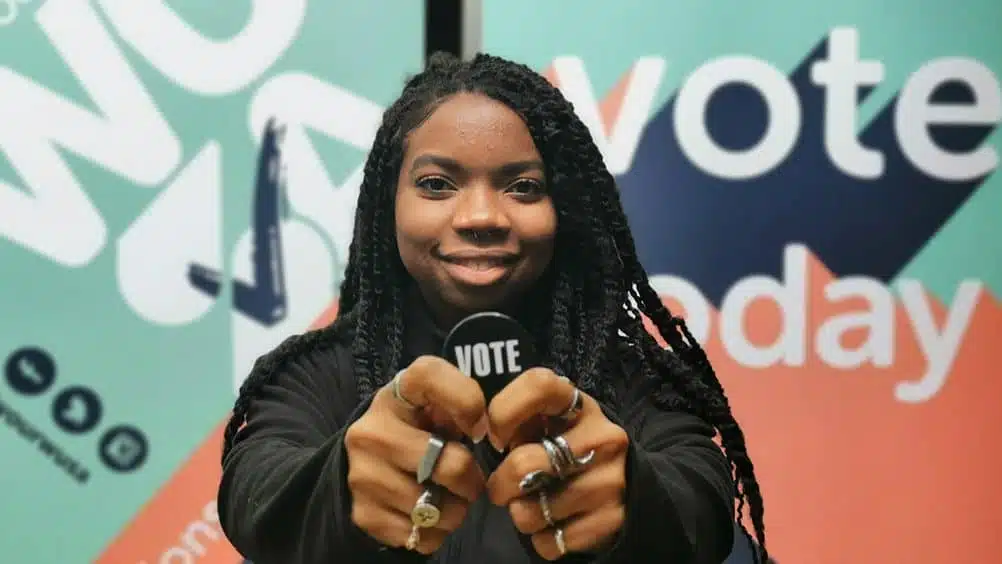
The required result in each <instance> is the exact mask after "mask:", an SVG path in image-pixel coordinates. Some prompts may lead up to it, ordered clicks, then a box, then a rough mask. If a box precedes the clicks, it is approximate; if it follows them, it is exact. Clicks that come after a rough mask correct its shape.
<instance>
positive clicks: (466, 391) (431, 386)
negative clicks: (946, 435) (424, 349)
mask: <svg viewBox="0 0 1002 564" xmlns="http://www.w3.org/2000/svg"><path fill="white" fill-rule="evenodd" d="M397 378H399V385H398V387H399V391H400V395H401V396H402V397H403V398H404V399H405V400H406V401H407V402H409V403H410V404H412V405H414V406H417V407H431V408H434V409H436V410H440V411H443V412H445V413H446V415H447V416H448V418H449V419H451V421H452V422H453V423H454V424H455V426H456V427H457V428H458V429H459V430H460V431H462V432H463V434H464V435H466V436H468V437H470V438H471V439H473V441H474V442H480V441H481V440H483V438H484V436H485V435H486V434H487V402H486V401H485V400H484V393H483V391H482V390H481V389H480V385H479V384H477V382H476V381H475V380H474V379H473V378H470V377H469V376H467V375H465V374H463V373H462V372H460V371H459V369H458V368H456V367H455V366H453V365H452V364H449V363H448V362H447V361H446V360H444V359H441V358H438V357H434V356H422V357H419V358H418V359H417V360H415V361H414V362H412V363H411V365H410V366H408V367H407V368H406V369H404V370H403V372H402V373H401V374H399V375H398V376H397ZM391 384H392V382H391ZM389 392H390V395H392V390H389ZM388 399H390V400H393V401H390V402H389V404H390V408H391V409H392V410H393V411H394V413H395V414H397V416H398V417H400V418H401V419H403V420H404V421H415V417H416V416H415V413H414V411H415V410H414V409H413V408H411V407H409V406H407V405H406V404H405V403H404V402H402V401H397V400H396V399H395V398H392V397H390V398H388Z"/></svg>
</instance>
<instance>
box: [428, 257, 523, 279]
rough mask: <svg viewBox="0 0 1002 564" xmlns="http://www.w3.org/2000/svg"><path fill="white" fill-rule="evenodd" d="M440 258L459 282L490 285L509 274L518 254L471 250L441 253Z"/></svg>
mask: <svg viewBox="0 0 1002 564" xmlns="http://www.w3.org/2000/svg"><path fill="white" fill-rule="evenodd" d="M438 258H439V260H441V261H442V263H443V264H444V265H445V269H446V271H448V273H449V275H450V276H451V277H452V278H453V279H454V280H456V281H457V282H459V283H461V284H464V285H469V286H488V285H491V284H495V283H497V282H499V281H500V280H501V279H502V278H504V277H505V276H507V274H508V273H509V272H510V271H511V269H512V267H513V266H514V264H515V262H516V261H517V260H518V255H516V254H514V253H510V252H488V251H471V252H459V253H441V254H439V256H438Z"/></svg>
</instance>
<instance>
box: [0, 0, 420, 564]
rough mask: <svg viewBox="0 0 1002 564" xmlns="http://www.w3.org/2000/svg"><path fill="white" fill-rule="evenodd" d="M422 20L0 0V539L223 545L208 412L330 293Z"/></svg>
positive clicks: (355, 5) (294, 10) (216, 426)
mask: <svg viewBox="0 0 1002 564" xmlns="http://www.w3.org/2000/svg"><path fill="white" fill-rule="evenodd" d="M423 25H424V13H423V4H422V3H418V2H396V1H394V0H377V1H366V2H349V1H335V0H324V1H313V2H307V0H282V1H281V2H275V1H268V0H253V1H247V0H243V1H232V0H231V1H227V2H205V1H200V0H171V1H169V2H168V1H164V0H92V1H87V0H47V1H43V0H3V1H0V272H2V275H0V280H2V288H3V291H2V292H0V369H2V382H0V460H2V461H3V471H2V472H0V488H2V491H3V504H2V506H0V528H2V530H3V534H0V553H2V554H3V555H4V556H3V557H2V558H0V560H2V561H3V562H17V563H19V564H51V563H54V562H64V563H84V562H100V563H104V564H164V563H182V562H184V563H194V562H198V563H200V564H212V563H217V562H218V563H226V564H236V563H237V562H239V561H240V558H239V556H238V555H237V554H236V552H235V551H234V550H233V549H232V548H231V547H229V546H228V544H227V543H226V541H225V539H224V538H223V536H222V533H221V531H220V529H219V525H218V516H217V514H216V510H215V495H216V487H217V484H218V481H219V472H220V470H219V454H220V437H221V424H222V423H223V421H224V419H225V418H226V417H227V416H228V413H229V409H230V407H231V406H232V402H233V399H234V395H235V391H236V389H237V388H238V387H239V385H240V384H241V382H242V380H243V378H244V377H245V376H246V374H247V372H248V370H249V368H250V366H251V364H252V363H253V361H254V360H255V358H257V356H258V355H260V354H262V353H263V352H266V351H267V350H269V349H271V348H272V347H274V346H275V345H276V344H278V343H279V342H280V341H281V340H283V339H284V338H285V337H286V336H288V335H289V334H292V333H296V332H301V331H303V330H305V329H307V328H308V327H310V326H311V325H312V324H313V323H315V322H322V321H323V320H324V319H329V317H330V315H331V314H332V310H330V309H329V308H330V306H331V303H332V301H333V300H334V298H335V297H336V288H337V285H338V283H339V277H340V275H341V271H342V269H343V266H342V265H343V263H344V260H345V258H346V252H347V248H348V244H349V242H350V236H351V231H352V219H353V214H354V205H355V198H356V197H357V189H358V184H359V180H360V178H361V165H362V162H363V159H364V156H365V152H366V151H367V150H368V148H369V146H370V145H371V143H372V138H373V136H374V134H375V130H376V127H377V125H378V123H379V120H380V117H381V114H382V110H383V107H384V106H385V105H386V104H388V103H389V102H390V101H392V99H393V97H394V96H395V95H396V94H397V93H398V92H399V90H400V88H401V86H402V85H403V82H404V80H405V78H406V76H407V75H408V74H411V73H413V72H415V71H417V70H419V69H420V67H421V64H422V58H423V57H422V53H423ZM273 118H275V119H276V120H277V121H276V124H277V125H278V126H280V127H281V128H283V129H284V133H282V132H280V131H275V132H274V133H276V134H281V135H284V139H283V141H282V148H283V154H282V159H281V163H282V164H283V165H284V169H283V170H277V169H276V170H272V168H270V167H272V166H273V163H275V162H277V161H276V160H275V158H274V157H275V156H276V155H275V154H274V150H275V141H276V140H274V139H272V135H271V133H268V134H267V135H266V132H273V130H272V129H270V127H271V125H270V124H271V122H270V120H272V119H273ZM262 139H263V142H262ZM259 162H261V163H263V164H264V166H265V168H264V170H261V171H259V170H258V163H259ZM259 172H260V175H259ZM283 187H286V188H284V189H283Z"/></svg>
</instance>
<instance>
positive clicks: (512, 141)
mask: <svg viewBox="0 0 1002 564" xmlns="http://www.w3.org/2000/svg"><path fill="white" fill-rule="evenodd" d="M407 153H408V160H414V159H415V158H417V157H419V156H421V155H424V154H428V153H431V154H435V155H437V156H440V157H446V158H448V159H450V160H452V161H455V162H457V163H460V164H461V165H463V166H464V167H467V168H478V167H484V166H486V167H490V168H495V167H496V166H500V164H502V163H505V162H510V161H513V160H515V161H524V160H538V159H539V152H538V151H537V150H536V145H535V143H534V142H533V140H532V136H531V135H530V134H529V129H528V128H527V127H526V125H525V122H523V121H522V118H521V117H520V116H519V115H518V114H517V113H516V112H515V111H513V110H512V109H511V108H509V107H507V106H505V105H504V104H502V103H501V102H498V101H496V100H493V99H491V98H488V97H486V96H483V95H479V94H466V93H464V94H458V95H456V96H453V97H451V98H449V99H448V100H446V101H445V102H443V103H442V104H440V105H439V106H438V107H437V108H436V109H435V111H434V112H432V114H431V115H430V116H429V117H428V118H427V119H426V120H425V121H424V123H422V124H421V125H420V126H419V127H417V128H415V129H414V131H412V132H411V134H410V135H409V136H408V141H407Z"/></svg>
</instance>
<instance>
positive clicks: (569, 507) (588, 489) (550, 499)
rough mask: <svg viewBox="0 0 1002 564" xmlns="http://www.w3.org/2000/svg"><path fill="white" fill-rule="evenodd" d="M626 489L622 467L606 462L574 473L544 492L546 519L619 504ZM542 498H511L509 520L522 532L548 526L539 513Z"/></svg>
mask: <svg viewBox="0 0 1002 564" xmlns="http://www.w3.org/2000/svg"><path fill="white" fill-rule="evenodd" d="M625 491H626V476H625V475H624V466H623V465H622V464H617V463H615V462H614V463H611V464H609V463H607V464H603V465H601V466H595V467H593V468H589V469H588V470H587V471H585V472H583V473H581V474H578V475H577V476H574V477H573V478H571V479H570V480H568V481H567V483H566V484H565V485H564V486H563V487H561V488H560V489H559V490H556V491H553V492H548V493H547V494H546V503H547V506H548V507H549V510H550V519H551V520H552V521H554V522H561V521H565V520H567V519H570V518H573V517H577V516H578V515H581V514H585V513H588V512H589V511H591V510H592V509H594V508H595V507H602V506H605V505H609V504H610V503H612V504H614V503H622V502H623V492H625ZM542 504H543V501H542V498H541V497H540V496H539V494H533V495H528V496H523V497H519V498H515V499H513V500H512V501H511V503H509V504H508V512H509V513H510V514H511V519H512V522H513V523H514V524H515V528H517V529H518V530H519V531H520V532H522V534H526V535H531V534H534V533H538V532H539V531H542V530H543V529H545V528H547V527H550V526H551V525H550V524H549V523H547V522H546V518H545V516H544V514H543V508H542Z"/></svg>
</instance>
